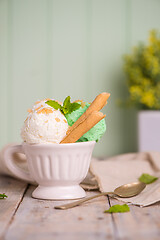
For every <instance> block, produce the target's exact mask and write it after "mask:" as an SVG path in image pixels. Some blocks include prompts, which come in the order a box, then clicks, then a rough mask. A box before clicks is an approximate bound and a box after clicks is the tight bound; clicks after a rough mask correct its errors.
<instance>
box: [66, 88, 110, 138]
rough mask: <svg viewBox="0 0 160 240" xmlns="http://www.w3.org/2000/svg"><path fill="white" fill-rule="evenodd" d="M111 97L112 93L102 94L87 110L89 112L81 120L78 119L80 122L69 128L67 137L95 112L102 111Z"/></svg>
mask: <svg viewBox="0 0 160 240" xmlns="http://www.w3.org/2000/svg"><path fill="white" fill-rule="evenodd" d="M109 96H110V93H107V92H103V93H100V94H99V95H98V96H97V97H96V98H95V99H94V101H93V102H92V103H91V105H90V106H89V107H88V108H87V110H86V111H85V112H84V113H83V114H82V115H81V116H80V118H78V120H77V121H76V122H75V123H74V124H73V125H72V126H71V127H69V129H68V131H67V135H68V134H69V133H70V132H71V131H73V130H74V129H75V128H76V127H77V126H78V125H79V124H80V123H81V122H83V121H84V120H85V119H86V118H87V117H88V116H89V115H90V114H91V113H92V112H93V111H100V110H101V109H102V108H103V107H104V106H105V105H106V103H107V99H108V98H109Z"/></svg>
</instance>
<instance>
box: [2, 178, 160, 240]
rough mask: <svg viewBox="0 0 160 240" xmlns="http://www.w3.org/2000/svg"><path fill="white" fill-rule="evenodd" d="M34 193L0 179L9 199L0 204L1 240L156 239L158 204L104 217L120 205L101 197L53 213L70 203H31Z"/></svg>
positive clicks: (20, 184)
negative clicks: (113, 207) (115, 205)
mask: <svg viewBox="0 0 160 240" xmlns="http://www.w3.org/2000/svg"><path fill="white" fill-rule="evenodd" d="M26 189H27V191H26ZM34 189H35V187H34V186H29V187H28V188H27V184H26V183H23V182H21V181H17V180H15V179H12V178H9V177H0V192H2V193H3V192H5V193H6V194H7V195H8V198H7V199H4V200H0V214H1V217H0V239H5V240H21V239H23V240H32V239H34V240H37V239H38V240H43V239H47V240H50V239H54V240H72V239H73V240H81V239H85V240H90V239H92V240H103V239H116V240H117V239H129V240H132V239H136V240H141V239H142V240H143V239H145V240H146V239H152V240H158V239H159V236H160V223H159V219H160V211H159V209H160V204H155V205H152V206H150V207H145V208H140V207H137V206H133V205H130V212H127V213H114V214H105V213H104V210H106V209H108V208H109V205H114V204H123V202H121V201H117V200H115V199H111V198H110V199H109V201H108V198H107V197H101V198H97V199H94V200H91V201H90V202H87V203H84V204H82V205H81V206H78V207H75V208H72V209H68V210H56V209H54V206H56V205H59V204H63V203H66V202H69V201H46V200H38V199H33V198H32V197H31V193H32V191H33V190H34ZM94 194H97V192H87V195H88V196H91V195H94Z"/></svg>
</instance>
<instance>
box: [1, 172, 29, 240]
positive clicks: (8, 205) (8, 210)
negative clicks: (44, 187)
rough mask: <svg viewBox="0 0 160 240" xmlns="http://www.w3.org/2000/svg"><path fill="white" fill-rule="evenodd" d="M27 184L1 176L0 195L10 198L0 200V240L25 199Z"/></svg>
mask: <svg viewBox="0 0 160 240" xmlns="http://www.w3.org/2000/svg"><path fill="white" fill-rule="evenodd" d="M26 187H27V184H26V183H24V182H22V181H19V180H15V179H13V178H10V177H5V176H4V177H2V176H0V193H5V194H6V195H7V196H8V198H6V199H1V200H0V239H2V237H3V235H4V233H5V231H6V229H7V227H8V225H9V224H10V223H11V221H12V218H13V216H14V214H15V213H16V211H17V208H18V206H19V204H20V202H21V200H22V198H23V195H24V192H25V190H26Z"/></svg>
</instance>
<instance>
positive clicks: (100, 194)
mask: <svg viewBox="0 0 160 240" xmlns="http://www.w3.org/2000/svg"><path fill="white" fill-rule="evenodd" d="M108 194H115V193H114V192H103V193H99V194H96V195H94V196H91V197H86V198H83V199H80V200H78V201H75V202H71V203H67V204H64V205H60V206H55V207H54V208H55V209H62V210H65V209H68V208H73V207H76V206H78V205H80V204H81V203H84V202H87V201H89V200H91V199H94V198H97V197H101V196H105V195H108Z"/></svg>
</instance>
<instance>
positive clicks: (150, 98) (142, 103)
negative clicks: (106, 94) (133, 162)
mask: <svg viewBox="0 0 160 240" xmlns="http://www.w3.org/2000/svg"><path fill="white" fill-rule="evenodd" d="M124 62H125V64H124V69H125V72H126V75H127V86H128V90H129V99H128V102H129V103H130V104H132V105H134V106H135V107H136V108H137V109H138V110H139V111H138V148H139V149H138V150H139V151H160V33H159V32H158V31H156V30H152V31H151V32H150V34H149V40H148V43H147V44H139V45H138V46H137V47H135V48H133V51H132V53H131V54H128V55H125V56H124Z"/></svg>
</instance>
